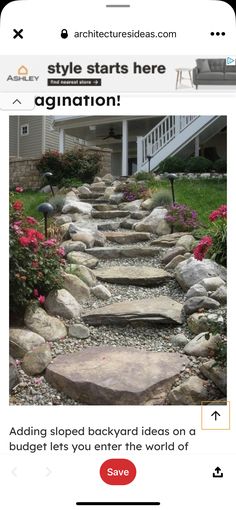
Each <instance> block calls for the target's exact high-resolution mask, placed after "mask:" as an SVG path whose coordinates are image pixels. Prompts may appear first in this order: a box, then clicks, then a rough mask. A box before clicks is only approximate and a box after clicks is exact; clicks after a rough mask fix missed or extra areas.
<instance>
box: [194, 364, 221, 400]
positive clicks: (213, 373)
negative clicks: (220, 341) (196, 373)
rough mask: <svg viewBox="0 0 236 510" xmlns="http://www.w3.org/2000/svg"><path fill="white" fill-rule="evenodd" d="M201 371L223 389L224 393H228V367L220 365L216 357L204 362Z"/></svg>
mask: <svg viewBox="0 0 236 510" xmlns="http://www.w3.org/2000/svg"><path fill="white" fill-rule="evenodd" d="M200 371H201V372H202V374H203V375H204V377H206V378H207V379H210V380H211V381H212V382H213V383H214V384H215V385H216V386H217V388H219V390H220V391H222V393H223V395H226V393H227V370H226V367H223V366H220V365H218V364H217V363H216V362H215V360H214V359H211V360H209V361H207V362H206V363H203V365H202V366H201V367H200Z"/></svg>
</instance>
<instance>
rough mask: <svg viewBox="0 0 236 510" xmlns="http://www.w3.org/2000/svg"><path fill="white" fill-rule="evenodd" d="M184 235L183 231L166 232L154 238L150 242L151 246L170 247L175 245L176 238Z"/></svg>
mask: <svg viewBox="0 0 236 510" xmlns="http://www.w3.org/2000/svg"><path fill="white" fill-rule="evenodd" d="M183 235H185V233H184V232H173V234H166V235H163V236H160V237H158V239H154V241H152V242H151V245H152V246H160V247H161V248H171V247H172V246H175V245H176V242H177V241H178V239H180V238H181V237H183Z"/></svg>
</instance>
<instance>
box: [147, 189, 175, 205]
mask: <svg viewBox="0 0 236 510" xmlns="http://www.w3.org/2000/svg"><path fill="white" fill-rule="evenodd" d="M151 200H152V205H151V208H152V209H154V208H155V207H160V206H166V205H170V204H171V203H172V195H171V193H170V191H168V190H167V189H160V190H159V191H156V192H155V193H153V195H152V196H151Z"/></svg>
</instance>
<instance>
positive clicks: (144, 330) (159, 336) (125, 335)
mask: <svg viewBox="0 0 236 510" xmlns="http://www.w3.org/2000/svg"><path fill="white" fill-rule="evenodd" d="M112 245H113V246H114V244H113V243H112ZM138 245H140V246H147V243H138V244H137V245H135V246H138ZM117 246H120V245H118V244H117ZM127 246H128V245H127ZM131 246H134V245H131ZM134 265H138V266H151V267H159V266H160V259H159V257H145V258H133V259H132V258H119V259H114V260H112V259H111V260H99V264H98V266H97V267H99V268H102V267H112V266H134ZM105 285H106V287H107V288H108V289H109V290H110V292H111V294H112V296H111V298H110V299H109V300H107V301H101V300H99V299H96V298H95V297H94V296H92V295H91V298H90V300H89V302H87V303H85V304H84V305H83V308H84V310H88V309H91V308H99V307H102V306H105V305H108V304H111V303H115V302H120V301H125V300H134V299H145V298H151V297H157V296H159V295H165V296H169V297H171V298H172V299H174V300H176V301H178V302H180V303H183V301H184V295H185V294H184V292H183V291H182V289H181V288H180V287H179V285H178V284H177V282H176V281H175V279H173V280H171V281H169V282H168V283H167V284H164V285H160V286H158V287H137V286H132V285H128V286H127V285H117V284H108V283H106V284H105ZM73 322H78V321H75V320H71V321H65V323H66V324H67V325H69V324H72V323H73ZM89 331H90V337H89V338H87V339H84V340H78V339H76V338H66V339H64V340H61V341H57V342H51V344H50V345H51V350H52V355H53V358H55V357H56V356H58V355H60V354H66V353H72V352H75V351H78V350H80V349H83V348H86V347H92V346H99V345H112V346H118V345H119V346H125V347H135V348H138V349H146V350H150V351H157V352H163V351H165V352H179V353H183V350H182V349H181V348H180V347H176V346H175V347H173V345H172V344H171V343H170V342H169V338H170V336H171V335H175V334H178V333H184V334H185V335H186V336H187V337H188V338H189V339H191V338H193V337H194V335H191V334H190V332H189V330H188V328H187V327H186V325H185V324H183V325H182V326H181V327H180V326H178V327H173V326H161V327H160V326H159V327H158V328H157V326H150V325H148V326H146V325H144V326H140V325H139V326H138V327H135V326H132V325H128V326H125V327H117V326H115V327H112V326H99V327H97V328H95V327H93V326H90V327H89ZM189 360H190V364H189V366H188V367H187V368H186V369H185V370H183V371H182V372H181V374H180V376H179V377H178V378H177V379H176V381H175V383H174V386H177V385H178V384H179V383H180V382H181V381H183V380H185V379H187V378H188V377H189V376H191V375H200V371H199V366H200V365H201V364H202V363H203V362H205V361H207V360H208V358H200V357H198V358H196V357H193V356H189ZM19 372H20V378H21V383H20V384H19V385H18V386H17V387H16V388H15V389H14V390H13V392H12V395H11V396H10V404H11V405H81V404H80V403H79V402H76V401H74V400H72V399H70V398H68V397H67V396H66V395H64V394H62V393H59V392H58V391H57V390H55V389H54V388H52V387H51V386H50V385H49V384H48V383H47V382H46V381H45V378H44V376H40V377H30V376H28V375H26V374H25V373H24V372H23V370H22V369H21V368H20V365H19ZM201 377H202V376H201ZM208 394H209V400H213V399H219V398H221V393H220V392H219V391H218V390H217V389H216V387H215V386H214V385H213V384H210V383H209V384H208Z"/></svg>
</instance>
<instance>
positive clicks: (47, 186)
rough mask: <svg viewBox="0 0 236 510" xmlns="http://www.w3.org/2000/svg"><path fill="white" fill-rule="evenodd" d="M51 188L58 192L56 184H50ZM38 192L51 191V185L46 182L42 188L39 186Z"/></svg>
mask: <svg viewBox="0 0 236 510" xmlns="http://www.w3.org/2000/svg"><path fill="white" fill-rule="evenodd" d="M52 189H53V191H54V193H57V192H58V187H57V186H52ZM40 192H41V193H51V192H52V190H51V186H49V184H46V186H43V188H41V190H40Z"/></svg>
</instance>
